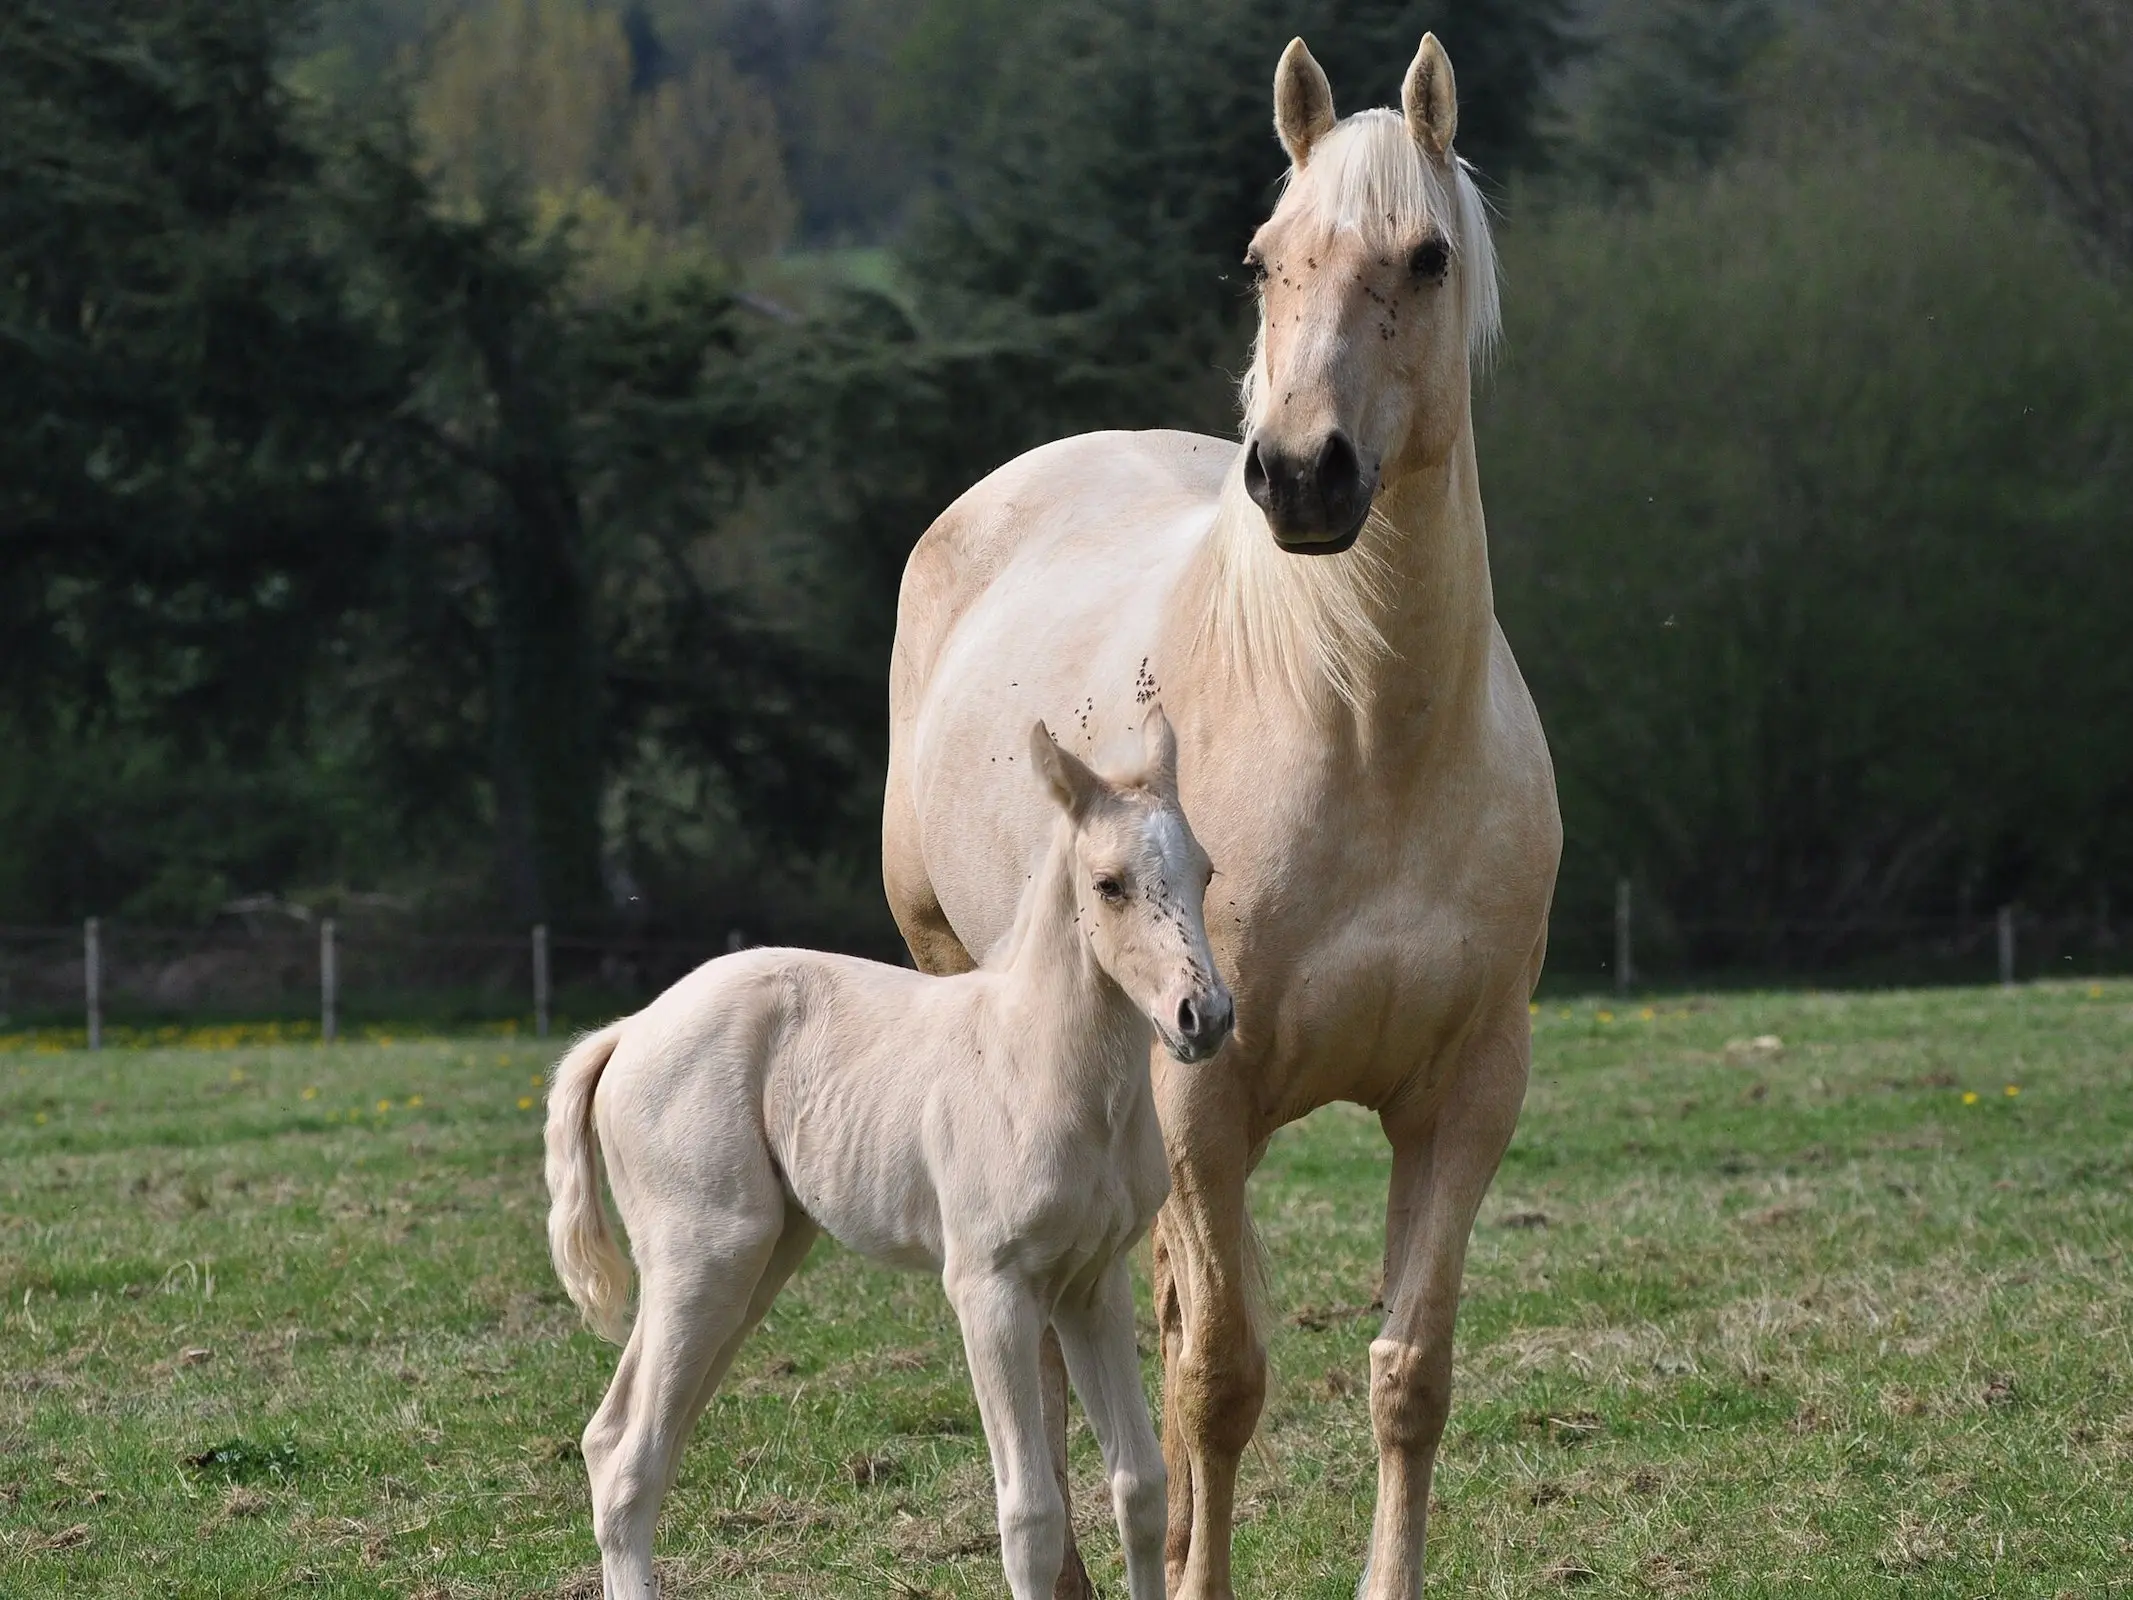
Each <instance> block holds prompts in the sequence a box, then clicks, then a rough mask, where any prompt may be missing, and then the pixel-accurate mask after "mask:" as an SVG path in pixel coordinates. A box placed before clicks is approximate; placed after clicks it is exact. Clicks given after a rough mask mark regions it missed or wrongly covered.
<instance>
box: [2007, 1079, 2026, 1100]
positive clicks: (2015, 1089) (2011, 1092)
mask: <svg viewBox="0 0 2133 1600" xmlns="http://www.w3.org/2000/svg"><path fill="white" fill-rule="evenodd" d="M2004 1092H2005V1094H2006V1096H2007V1098H2008V1099H2010V1100H2012V1099H2013V1098H2014V1097H2015V1096H2016V1095H2018V1094H2020V1093H2021V1092H2022V1086H2021V1085H2020V1084H2019V1083H2010V1084H2009V1085H2008V1086H2007V1088H2006V1090H2005V1091H2004Z"/></svg>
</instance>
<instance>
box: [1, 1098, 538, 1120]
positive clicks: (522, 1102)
mask: <svg viewBox="0 0 2133 1600" xmlns="http://www.w3.org/2000/svg"><path fill="white" fill-rule="evenodd" d="M518 1108H519V1110H521V1111H531V1110H532V1109H533V1096H532V1095H530V1094H522V1095H520V1096H519V1097H518ZM38 1120H39V1121H40V1122H41V1121H43V1120H44V1119H43V1118H41V1117H40V1118H39V1119H38Z"/></svg>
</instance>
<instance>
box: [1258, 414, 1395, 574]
mask: <svg viewBox="0 0 2133 1600" xmlns="http://www.w3.org/2000/svg"><path fill="white" fill-rule="evenodd" d="M1244 492H1245V493H1246V494H1248V495H1250V496H1251V497H1252V503H1253V504H1254V505H1256V506H1257V507H1258V508H1259V509H1260V510H1261V511H1262V512H1263V513H1265V515H1266V525H1267V527H1268V529H1269V530H1270V531H1271V532H1272V533H1273V535H1274V542H1275V543H1276V544H1278V545H1280V546H1281V548H1282V549H1284V550H1287V551H1290V552H1292V553H1294V554H1296V555H1312V556H1328V555H1338V554H1340V552H1341V551H1343V550H1346V549H1348V548H1349V547H1350V546H1352V545H1353V544H1354V543H1355V541H1356V537H1357V536H1358V535H1359V534H1361V533H1362V531H1363V522H1364V520H1365V519H1366V518H1367V517H1369V515H1370V501H1371V498H1372V497H1373V496H1374V495H1375V494H1376V493H1377V474H1376V473H1374V472H1367V471H1365V470H1364V468H1363V461H1362V457H1360V456H1359V455H1357V454H1356V449H1355V441H1354V440H1352V439H1350V438H1349V437H1348V434H1347V431H1346V430H1345V429H1342V428H1335V429H1334V430H1333V431H1332V432H1331V433H1328V434H1327V435H1326V436H1325V437H1324V438H1323V439H1320V440H1318V441H1316V442H1315V443H1314V444H1312V445H1311V446H1310V447H1309V448H1308V449H1307V450H1305V451H1303V452H1300V453H1292V452H1290V451H1289V450H1287V449H1285V448H1283V447H1282V446H1281V445H1279V444H1277V443H1276V442H1275V441H1274V440H1272V439H1270V438H1268V437H1267V436H1266V435H1265V434H1264V433H1254V434H1253V435H1252V438H1251V440H1250V442H1249V443H1247V444H1246V445H1245V447H1244Z"/></svg>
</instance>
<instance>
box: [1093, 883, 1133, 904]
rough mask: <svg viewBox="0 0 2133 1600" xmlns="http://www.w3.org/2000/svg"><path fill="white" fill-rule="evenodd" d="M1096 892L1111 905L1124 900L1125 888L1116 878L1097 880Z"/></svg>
mask: <svg viewBox="0 0 2133 1600" xmlns="http://www.w3.org/2000/svg"><path fill="white" fill-rule="evenodd" d="M1096 892H1097V893H1098V894H1099V895H1101V896H1102V897H1103V898H1104V900H1106V901H1107V902H1109V903H1110V904H1112V905H1117V904H1118V902H1119V901H1121V900H1123V899H1125V898H1126V886H1125V885H1124V884H1122V883H1120V882H1119V881H1118V880H1117V879H1116V878H1098V879H1097V880H1096Z"/></svg>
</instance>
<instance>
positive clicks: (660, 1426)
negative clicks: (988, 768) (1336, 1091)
mask: <svg viewBox="0 0 2133 1600" xmlns="http://www.w3.org/2000/svg"><path fill="white" fill-rule="evenodd" d="M1025 757H1026V759H1025V762H1024V763H1023V764H1024V765H1025V766H1026V767H1027V768H1029V769H1032V770H1033V771H1034V773H1035V778H1036V781H1031V782H1029V783H1028V784H1027V785H1026V787H1027V788H1028V789H1029V790H1030V792H1031V793H1032V794H1033V795H1035V796H1036V797H1037V798H1038V802H1039V804H1040V805H1046V804H1048V805H1049V808H1050V809H1051V810H1052V814H1053V815H1054V817H1055V818H1056V819H1057V820H1056V821H1055V822H1054V823H1053V826H1052V831H1051V844H1050V848H1049V849H1048V851H1047V852H1046V854H1045V856H1044V859H1043V864H1042V866H1040V867H1039V868H1038V870H1037V871H1036V872H1035V873H1033V874H1032V875H1031V877H1030V879H1029V882H1028V887H1027V890H1026V892H1024V893H1022V894H1021V895H1019V896H1018V899H1019V900H1020V903H1021V904H1020V909H1019V911H1018V912H1017V914H1016V919H1015V924H1014V930H1013V933H1012V936H1011V937H1010V938H1009V939H1008V940H1007V942H1006V943H1005V945H1004V946H1003V947H1002V951H1001V955H1000V959H999V961H998V963H997V965H996V966H995V967H993V968H991V969H988V970H986V971H982V972H977V973H972V974H969V975H967V976H963V977H954V978H929V977H925V976H923V975H921V974H919V973H915V972H909V971H906V970H905V969H903V968H901V967H885V966H880V965H878V964H876V963H874V962H870V961H859V960H856V959H854V958H851V957H848V956H831V955H818V954H815V953H814V952H811V951H806V950H752V951H749V952H747V953H745V954H741V955H731V956H727V957H725V958H724V959H722V960H718V961H713V962H711V963H709V964H708V965H706V966H703V967H700V968H698V969H697V970H696V971H695V972H694V973H691V974H690V975H689V976H688V977H686V978H684V979H682V980H681V982H679V983H677V984H676V985H675V986H674V987H673V988H671V989H669V990H668V991H667V992H666V993H665V994H663V995H661V996H660V997H659V998H658V999H657V1000H655V1001H653V1002H652V1003H651V1005H649V1006H647V1007H646V1008H645V1009H644V1010H643V1011H640V1012H639V1013H637V1015H635V1016H633V1017H627V1018H624V1019H623V1020H622V1021H621V1022H618V1023H615V1024H614V1025H613V1026H611V1027H608V1028H606V1029H603V1030H602V1031H601V1032H599V1033H596V1034H593V1035H591V1036H590V1037H588V1038H587V1039H585V1040H584V1041H583V1042H582V1043H580V1044H579V1045H578V1046H577V1047H576V1048H575V1049H573V1050H572V1051H571V1052H570V1054H569V1055H568V1056H567V1057H565V1058H564V1060H563V1063H562V1065H561V1066H560V1067H558V1068H557V1069H556V1078H555V1087H554V1089H553V1090H552V1091H551V1093H550V1095H549V1098H548V1192H549V1194H550V1196H551V1197H552V1207H551V1210H550V1212H549V1217H548V1237H549V1244H550V1249H551V1252H552V1254H553V1256H554V1258H555V1266H556V1271H557V1273H558V1274H559V1275H560V1276H561V1277H562V1280H563V1285H564V1287H565V1288H566V1289H568V1290H569V1291H570V1297H571V1299H573V1300H575V1301H576V1302H577V1303H578V1305H579V1306H580V1307H581V1308H582V1309H583V1310H584V1312H585V1316H586V1320H587V1322H589V1323H591V1324H592V1325H593V1326H594V1327H595V1328H596V1329H598V1330H599V1331H600V1332H601V1333H603V1334H605V1335H606V1336H607V1337H609V1338H620V1337H621V1333H622V1324H623V1302H624V1300H625V1298H626V1297H627V1293H628V1286H629V1264H628V1263H627V1262H626V1261H625V1260H624V1259H623V1257H622V1254H621V1252H620V1250H619V1249H618V1248H617V1247H616V1244H615V1240H614V1237H613V1235H612V1234H610V1233H609V1232H608V1228H607V1218H606V1212H605V1210H604V1208H603V1207H602V1206H601V1204H600V1177H599V1172H598V1170H597V1161H596V1158H595V1151H596V1149H597V1150H598V1151H599V1152H600V1153H603V1154H604V1155H605V1156H606V1158H607V1173H608V1181H609V1183H610V1184H611V1185H612V1186H613V1188H614V1191H615V1202H616V1205H617V1206H618V1208H619V1209H620V1210H621V1213H622V1220H623V1223H624V1225H625V1226H626V1227H627V1228H628V1230H629V1237H630V1245H631V1248H632V1250H633V1251H634V1252H635V1254H636V1258H637V1267H638V1270H639V1272H640V1273H641V1274H642V1277H643V1290H642V1293H641V1295H640V1305H639V1310H638V1315H637V1323H636V1326H635V1328H634V1329H632V1330H631V1331H630V1334H629V1343H628V1344H627V1346H626V1347H625V1348H624V1349H623V1352H622V1360H621V1362H620V1364H619V1365H618V1366H617V1368H616V1370H615V1379H614V1382H613V1384H612V1385H611V1386H610V1387H609V1389H608V1391H607V1398H606V1399H604V1400H603V1401H601V1403H600V1409H599V1410H598V1412H597V1413H595V1415H594V1417H593V1419H592V1422H591V1423H590V1424H589V1425H588V1426H587V1427H586V1429H585V1465H586V1470H587V1472H588V1473H589V1475H590V1476H591V1479H592V1498H593V1530H594V1533H595V1534H596V1535H597V1536H598V1538H599V1541H600V1562H601V1569H602V1575H603V1577H604V1579H605V1583H606V1590H607V1596H608V1600H625V1597H626V1600H649V1597H650V1596H651V1595H652V1593H653V1575H652V1524H653V1521H654V1519H655V1518H656V1517H657V1516H658V1514H659V1502H660V1500H661V1498H662V1497H663V1496H664V1495H665V1494H666V1491H667V1485H668V1484H669V1483H670V1482H671V1481H672V1479H673V1474H674V1468H675V1465H676V1464H677V1462H678V1461H679V1460H680V1456H681V1447H682V1442H683V1440H685V1439H686V1438H687V1436H688V1433H689V1430H690V1428H691V1427H693V1426H694V1425H695V1422H696V1419H697V1417H698V1415H699V1414H700V1413H701V1412H702V1411H703V1409H704V1407H705V1406H706V1405H707V1404H709V1402H710V1399H711V1396H712V1394H713V1393H714V1392H715V1391H716V1390H717V1388H718V1384H719V1380H720V1379H721V1378H723V1377H724V1376H725V1373H726V1368H727V1367H728V1365H729V1364H730V1363H731V1362H732V1360H733V1355H734V1352H735V1351H736V1350H737V1349H738V1348H739V1346H740V1343H741V1341H742V1340H743V1339H745V1338H746V1337H747V1336H748V1333H749V1330H750V1329H752V1328H753V1327H754V1326H755V1324H756V1323H757V1322H759V1321H760V1320H761V1319H762V1317H763V1314H764V1313H765V1312H766V1311H768V1310H769V1309H770V1303H771V1301H772V1299H773V1298H775V1296H776V1295H777V1292H778V1290H779V1289H780V1288H782V1287H783V1286H784V1283H785V1280H786V1278H787V1277H789V1276H790V1275H791V1273H792V1271H793V1269H794V1268H795V1267H797V1266H798V1265H799V1264H800V1260H801V1258H802V1257H803V1256H805V1255H806V1254H807V1250H808V1246H809V1245H811V1244H813V1243H814V1239H815V1233H816V1230H817V1229H818V1228H827V1229H828V1230H829V1231H830V1233H831V1234H833V1235H834V1236H835V1237H837V1238H838V1239H840V1240H842V1241H843V1242H844V1243H845V1244H847V1245H849V1246H851V1247H852V1248H853V1249H855V1250H858V1251H859V1252H861V1253H862V1254H864V1255H867V1256H870V1257H872V1258H874V1259H876V1260H879V1261H885V1262H888V1263H891V1264H893V1265H898V1266H905V1267H915V1268H926V1269H931V1270H933V1271H936V1272H938V1273H939V1274H940V1276H941V1282H942V1283H943V1285H944V1286H945V1287H946V1288H947V1291H948V1296H949V1299H950V1300H951V1301H952V1302H953V1303H954V1305H955V1310H956V1316H957V1318H958V1319H959V1320H960V1322H961V1323H962V1327H963V1345H964V1350H965V1352H966V1355H967V1358H968V1360H969V1363H970V1375H971V1380H972V1382H973V1384H974V1386H975V1387H976V1389H977V1396H978V1414H979V1417H980V1418H981V1420H982V1421H983V1423H984V1425H985V1440H986V1443H987V1445H988V1446H989V1447H990V1448H991V1450H992V1462H993V1483H994V1486H995V1489H996V1491H997V1494H998V1510H999V1523H1000V1555H1001V1560H1002V1561H1003V1563H1004V1564H1005V1566H1006V1568H1007V1579H1008V1586H1009V1587H1010V1588H1011V1589H1012V1590H1013V1591H1014V1594H1015V1600H1045V1597H1046V1596H1048V1595H1050V1594H1051V1593H1052V1590H1053V1585H1054V1583H1055V1582H1056V1581H1057V1579H1058V1576H1059V1572H1060V1563H1061V1560H1062V1557H1063V1556H1064V1553H1065V1549H1066V1535H1067V1513H1066V1505H1065V1503H1064V1501H1063V1500H1062V1498H1061V1496H1060V1492H1059V1488H1058V1485H1057V1482H1056V1481H1055V1478H1054V1475H1053V1471H1052V1463H1051V1456H1050V1451H1049V1449H1048V1446H1047V1442H1046V1438H1045V1407H1046V1400H1045V1395H1044V1392H1043V1380H1042V1375H1041V1373H1040V1366H1039V1363H1040V1353H1039V1350H1040V1343H1041V1341H1042V1340H1043V1338H1044V1334H1045V1327H1046V1324H1047V1322H1049V1323H1050V1325H1051V1327H1052V1328H1053V1329H1055V1330H1056V1331H1057V1334H1058V1337H1059V1341H1060V1343H1061V1344H1062V1345H1063V1346H1064V1347H1065V1353H1066V1364H1067V1369H1068V1371H1069V1372H1071V1373H1072V1375H1073V1379H1074V1388H1075V1391H1076V1392H1077V1393H1078V1394H1080V1396H1081V1400H1082V1404H1083V1406H1085V1407H1086V1408H1087V1410H1088V1413H1089V1421H1090V1423H1091V1424H1092V1425H1093V1426H1094V1428H1095V1430H1096V1437H1097V1439H1098V1441H1099V1442H1100V1443H1101V1445H1102V1447H1103V1456H1104V1466H1105V1470H1106V1472H1107V1474H1108V1476H1109V1478H1110V1481H1111V1496H1112V1503H1113V1506H1114V1508H1115V1510H1116V1511H1117V1514H1118V1527H1119V1536H1120V1539H1121V1542H1122V1543H1123V1544H1124V1546H1125V1551H1126V1570H1127V1577H1128V1582H1129V1584H1130V1586H1131V1589H1132V1592H1133V1600H1162V1594H1163V1505H1164V1488H1163V1456H1162V1451H1161V1448H1160V1447H1159V1446H1158V1445H1157V1443H1156V1437H1155V1428H1154V1426H1153V1425H1152V1424H1151V1423H1150V1422H1149V1420H1148V1402H1147V1399H1146V1397H1145V1396H1144V1395H1143V1393H1142V1391H1141V1374H1140V1359H1139V1357H1138V1355H1137V1354H1136V1353H1135V1351H1134V1345H1133V1285H1132V1279H1131V1275H1130V1273H1129V1271H1128V1268H1127V1255H1126V1252H1127V1251H1128V1250H1129V1249H1130V1248H1131V1246H1132V1245H1133V1243H1134V1241H1135V1240H1137V1239H1138V1238H1139V1237H1140V1236H1141V1233H1142V1230H1144V1229H1145V1228H1146V1227H1147V1226H1148V1224H1149V1222H1150V1220H1151V1219H1152V1218H1153V1217H1154V1215H1155V1211H1156V1207H1157V1206H1158V1205H1160V1204H1161V1203H1162V1199H1163V1196H1164V1194H1165V1193H1166V1192H1168V1190H1169V1187H1170V1185H1169V1175H1168V1173H1167V1172H1166V1171H1165V1168H1164V1160H1163V1135H1162V1130H1161V1128H1160V1127H1159V1125H1158V1124H1157V1121H1156V1113H1155V1103H1154V1089H1153V1086H1152V1085H1151V1083H1150V1081H1149V1067H1148V1063H1149V1056H1150V1054H1151V1049H1150V1046H1151V1044H1152V1043H1153V1042H1154V1040H1155V1039H1157V1038H1160V1039H1161V1041H1162V1043H1163V1044H1164V1045H1165V1047H1166V1048H1167V1050H1168V1053H1169V1054H1170V1055H1172V1056H1174V1057H1175V1058H1176V1059H1177V1060H1179V1061H1185V1062H1194V1061H1203V1060H1205V1059H1206V1058H1207V1057H1209V1056H1211V1055H1213V1054H1214V1053H1215V1052H1216V1051H1217V1050H1219V1049H1221V1047H1222V1043H1223V1041H1224V1040H1225V1039H1227V1038H1228V1037H1229V1030H1230V1019H1231V1016H1232V1012H1231V1008H1230V998H1229V993H1228V991H1227V990H1225V989H1224V988H1223V986H1222V980H1221V979H1220V977H1218V976H1217V975H1216V972H1215V964H1214V956H1213V954H1212V953H1211V952H1210V950H1209V948H1208V943H1207V930H1206V926H1205V923H1204V919H1203V911H1202V898H1201V897H1202V895H1203V893H1204V892H1205V890H1206V887H1207V881H1208V877H1209V874H1210V871H1211V868H1210V867H1209V864H1208V860H1207V857H1206V855H1205V854H1204V853H1202V851H1201V849H1200V846H1199V844H1198V842H1197V841H1196V840H1195V839H1194V838H1193V835H1192V830H1191V829H1190V828H1189V827H1188V826H1186V822H1185V817H1184V813H1183V812H1181V811H1180V810H1179V809H1178V799H1177V766H1176V761H1177V745H1176V742H1175V740H1174V739H1173V737H1172V735H1171V732H1170V726H1169V724H1168V723H1167V722H1166V721H1164V719H1163V717H1162V714H1161V713H1160V712H1156V713H1154V714H1152V715H1151V716H1150V717H1149V718H1148V722H1147V734H1146V758H1147V759H1146V770H1145V774H1144V776H1143V777H1142V778H1140V779H1138V780H1136V781H1134V782H1132V783H1130V784H1114V783H1110V782H1108V781H1106V780H1105V779H1103V778H1100V777H1098V776H1097V775H1096V774H1095V773H1093V772H1091V771H1090V770H1089V769H1088V768H1087V767H1085V766H1083V765H1082V764H1081V762H1079V761H1077V760H1076V759H1075V758H1074V757H1073V756H1072V755H1070V754H1068V753H1067V752H1066V751H1063V750H1061V749H1059V748H1058V747H1057V746H1056V745H1055V744H1054V743H1053V742H1052V738H1051V735H1050V734H1048V733H1047V732H1046V731H1045V729H1044V725H1043V724H1042V723H1039V724H1037V726H1036V728H1035V729H1034V730H1033V731H1032V733H1031V735H1030V738H1029V742H1028V744H1027V745H1026V746H1025ZM1047 796H1048V797H1049V800H1048V801H1047ZM1151 1019H1153V1027H1152V1028H1151V1026H1150V1023H1151Z"/></svg>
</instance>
